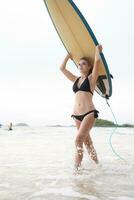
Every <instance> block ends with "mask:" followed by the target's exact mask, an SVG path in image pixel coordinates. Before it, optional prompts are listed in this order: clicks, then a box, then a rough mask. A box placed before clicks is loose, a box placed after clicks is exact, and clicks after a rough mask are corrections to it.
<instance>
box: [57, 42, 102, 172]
mask: <svg viewBox="0 0 134 200" xmlns="http://www.w3.org/2000/svg"><path fill="white" fill-rule="evenodd" d="M100 52H102V46H101V45H97V46H96V49H95V57H94V65H93V66H92V65H91V64H90V60H89V59H88V58H87V57H82V58H81V59H80V60H79V67H78V69H79V71H80V74H81V76H79V77H78V76H75V75H74V74H72V73H71V72H70V71H69V70H67V69H66V63H67V61H68V59H69V58H71V59H72V56H71V55H70V54H67V56H66V57H65V59H64V61H63V63H62V65H61V67H60V70H61V71H62V73H63V74H64V75H65V76H66V77H67V78H68V79H69V80H70V81H72V82H73V83H74V84H73V91H74V93H75V104H74V109H73V114H72V115H71V117H73V119H74V121H75V124H76V127H77V130H78V132H77V136H76V139H75V147H76V153H75V169H77V170H78V169H79V167H80V166H81V162H82V158H83V144H85V147H86V149H87V152H88V153H89V155H90V156H91V159H92V160H94V162H95V163H96V164H98V162H99V161H98V158H97V153H96V150H95V148H94V146H93V142H92V139H91V137H90V131H91V128H92V127H93V125H94V123H95V120H96V119H95V118H97V117H98V112H99V111H98V110H96V108H95V106H94V104H93V101H92V97H93V92H94V89H95V86H96V81H97V78H98V70H99V63H100V60H101V57H100Z"/></svg>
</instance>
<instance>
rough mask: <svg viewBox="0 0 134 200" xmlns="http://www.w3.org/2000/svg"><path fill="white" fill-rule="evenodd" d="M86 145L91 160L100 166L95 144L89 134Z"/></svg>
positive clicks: (85, 141)
mask: <svg viewBox="0 0 134 200" xmlns="http://www.w3.org/2000/svg"><path fill="white" fill-rule="evenodd" d="M84 144H85V147H86V149H87V152H88V154H89V155H90V156H91V159H92V160H94V161H95V163H96V164H98V162H99V161H98V158H97V153H96V150H95V148H94V146H93V142H92V139H91V137H90V134H89V133H88V134H87V137H85V140H84Z"/></svg>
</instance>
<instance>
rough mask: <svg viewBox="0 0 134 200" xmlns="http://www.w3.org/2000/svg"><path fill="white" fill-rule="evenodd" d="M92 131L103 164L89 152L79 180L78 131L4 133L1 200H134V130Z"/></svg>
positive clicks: (30, 129) (16, 129)
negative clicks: (75, 157)
mask: <svg viewBox="0 0 134 200" xmlns="http://www.w3.org/2000/svg"><path fill="white" fill-rule="evenodd" d="M113 130H114V128H99V127H93V129H92V130H91V133H90V134H91V137H92V140H93V143H94V147H95V149H96V151H97V154H98V158H99V164H98V165H96V164H95V163H94V162H93V161H92V160H91V158H90V157H89V156H88V154H87V152H86V149H85V147H84V157H83V162H82V169H81V172H80V174H79V175H77V176H76V175H74V174H73V171H74V151H75V149H74V140H75V137H76V134H77V129H76V127H45V126H44V127H13V131H8V130H6V129H2V128H1V129H0V200H55V199H57V200H68V199H69V200H132V199H133V200H134V148H133V144H134V128H117V129H116V132H115V133H114V134H113V136H112V144H113V147H114V149H115V150H116V152H117V153H118V154H119V155H120V156H121V157H122V158H124V160H123V159H120V158H119V157H118V156H116V155H115V154H114V153H113V151H112V150H111V147H110V145H109V137H110V135H111V133H112V131H113Z"/></svg>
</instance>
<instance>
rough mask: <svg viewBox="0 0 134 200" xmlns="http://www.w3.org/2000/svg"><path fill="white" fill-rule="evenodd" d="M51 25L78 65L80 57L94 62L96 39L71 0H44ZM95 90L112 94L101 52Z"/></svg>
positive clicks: (108, 75)
mask: <svg viewBox="0 0 134 200" xmlns="http://www.w3.org/2000/svg"><path fill="white" fill-rule="evenodd" d="M44 2H45V5H46V8H47V10H48V13H49V15H50V17H51V20H52V22H53V25H54V27H55V29H56V31H57V33H58V35H59V37H60V39H61V41H62V43H63V45H64V46H65V48H66V50H67V51H68V52H69V53H71V54H72V56H73V61H74V63H75V64H76V66H78V63H79V60H80V58H81V57H83V56H86V57H89V59H90V61H91V63H92V64H93V63H94V56H95V47H96V45H98V44H99V43H98V41H97V39H96V37H95V35H94V33H93V31H92V30H91V28H90V26H89V24H88V23H87V21H86V20H85V18H84V16H83V15H82V13H81V12H80V10H79V9H78V7H77V6H76V5H75V3H74V2H73V1H72V0H44ZM100 56H101V62H100V67H99V76H98V80H97V84H96V88H95V91H96V92H97V93H98V94H99V95H101V96H102V97H104V98H107V99H108V98H109V97H110V96H111V95H112V81H111V78H112V75H111V74H110V73H109V69H108V66H107V63H106V60H105V57H104V54H103V53H100Z"/></svg>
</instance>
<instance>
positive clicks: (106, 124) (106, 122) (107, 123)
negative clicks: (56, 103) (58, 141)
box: [0, 119, 134, 128]
mask: <svg viewBox="0 0 134 200" xmlns="http://www.w3.org/2000/svg"><path fill="white" fill-rule="evenodd" d="M2 126H4V125H2V124H0V128H1V127H2ZM13 126H15V127H31V125H28V124H27V123H17V124H15V125H13ZM44 126H45V127H76V126H75V125H74V124H72V125H60V124H52V125H51V124H50V125H44ZM94 127H104V128H107V127H117V128H121V127H122V128H134V124H129V123H125V124H121V125H119V124H115V123H114V122H112V121H109V120H104V119H96V122H95V124H94Z"/></svg>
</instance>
